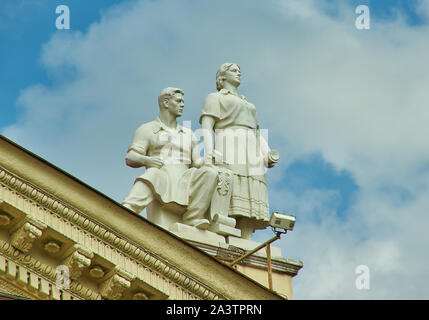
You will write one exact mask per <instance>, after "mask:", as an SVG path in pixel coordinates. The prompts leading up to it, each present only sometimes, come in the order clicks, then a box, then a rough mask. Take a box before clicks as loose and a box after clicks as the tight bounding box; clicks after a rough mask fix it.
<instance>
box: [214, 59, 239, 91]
mask: <svg viewBox="0 0 429 320" xmlns="http://www.w3.org/2000/svg"><path fill="white" fill-rule="evenodd" d="M236 69H237V70H238V84H237V86H238V85H239V84H240V80H239V78H240V66H239V65H238V64H236V63H224V64H222V65H221V66H220V68H219V70H218V71H217V72H216V89H217V90H218V91H219V90H221V89H223V87H224V84H223V82H224V80H225V79H226V76H227V72H228V71H230V70H236Z"/></svg>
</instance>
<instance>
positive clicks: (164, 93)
mask: <svg viewBox="0 0 429 320" xmlns="http://www.w3.org/2000/svg"><path fill="white" fill-rule="evenodd" d="M176 93H180V94H182V95H184V94H185V93H184V92H183V91H182V89H179V88H170V87H168V88H165V89H162V90H161V93H160V94H159V96H158V106H159V108H160V109H161V106H162V104H163V101H164V100H165V99H168V100H170V99H171V97H172V96H173V95H175V94H176Z"/></svg>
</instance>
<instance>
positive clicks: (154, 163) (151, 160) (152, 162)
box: [145, 157, 164, 169]
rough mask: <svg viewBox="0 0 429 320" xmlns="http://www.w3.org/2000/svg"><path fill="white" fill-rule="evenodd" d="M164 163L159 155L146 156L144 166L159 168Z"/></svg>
mask: <svg viewBox="0 0 429 320" xmlns="http://www.w3.org/2000/svg"><path fill="white" fill-rule="evenodd" d="M163 165H164V161H162V160H161V158H159V157H147V159H145V166H146V167H147V168H158V169H159V168H161V167H162V166H163Z"/></svg>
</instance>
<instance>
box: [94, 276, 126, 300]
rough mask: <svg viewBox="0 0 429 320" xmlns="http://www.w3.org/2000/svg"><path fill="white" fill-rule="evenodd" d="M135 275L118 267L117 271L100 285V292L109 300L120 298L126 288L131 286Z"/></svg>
mask: <svg viewBox="0 0 429 320" xmlns="http://www.w3.org/2000/svg"><path fill="white" fill-rule="evenodd" d="M132 279H133V276H132V275H130V274H128V273H127V272H125V271H123V270H120V269H116V270H115V272H114V273H113V274H112V276H111V277H109V278H108V279H107V280H106V281H104V282H103V283H102V284H101V285H100V294H101V296H102V297H103V298H106V299H109V300H119V299H121V298H122V294H123V293H124V291H125V290H126V289H128V288H129V287H130V286H131V281H132Z"/></svg>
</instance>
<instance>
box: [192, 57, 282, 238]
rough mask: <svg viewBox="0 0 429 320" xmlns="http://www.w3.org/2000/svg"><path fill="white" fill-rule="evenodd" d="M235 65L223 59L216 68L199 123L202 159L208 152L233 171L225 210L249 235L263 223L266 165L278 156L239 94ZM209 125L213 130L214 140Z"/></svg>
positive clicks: (266, 212)
mask: <svg viewBox="0 0 429 320" xmlns="http://www.w3.org/2000/svg"><path fill="white" fill-rule="evenodd" d="M240 76H241V72H240V67H239V66H238V65H237V64H234V63H224V64H223V65H222V66H221V67H220V68H219V70H218V71H217V73H216V88H217V90H218V91H217V92H215V93H211V94H209V95H208V96H207V98H206V99H205V102H204V106H203V111H202V114H201V117H200V123H201V126H202V129H203V138H204V147H205V155H206V159H205V163H208V162H210V161H211V160H212V159H213V157H214V158H215V159H216V163H217V164H218V165H221V166H225V167H226V168H228V169H229V170H230V171H231V172H232V174H233V178H232V195H231V202H230V206H229V212H228V215H229V216H230V217H233V218H235V219H236V222H237V223H236V227H237V228H239V229H240V230H241V233H242V235H241V236H242V238H244V239H251V236H252V233H253V232H254V230H255V229H264V228H266V227H267V226H268V220H269V205H268V192H267V186H266V182H265V167H269V168H270V167H272V166H274V165H275V163H276V162H277V161H278V153H277V152H276V151H270V149H269V147H268V145H267V143H266V140H265V139H264V138H263V137H262V135H261V134H260V131H259V125H258V120H257V115H256V108H255V106H254V105H253V104H252V103H250V102H248V101H247V99H246V98H245V97H244V96H242V95H240V94H238V92H237V88H238V86H239V85H240ZM213 131H215V132H216V137H215V143H214V145H213Z"/></svg>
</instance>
